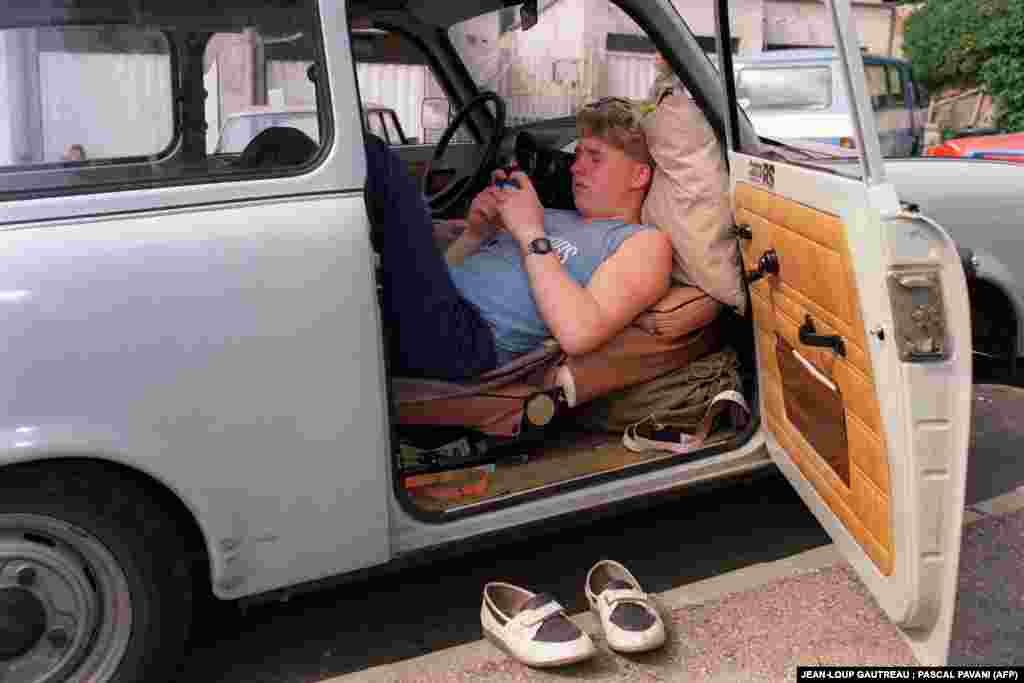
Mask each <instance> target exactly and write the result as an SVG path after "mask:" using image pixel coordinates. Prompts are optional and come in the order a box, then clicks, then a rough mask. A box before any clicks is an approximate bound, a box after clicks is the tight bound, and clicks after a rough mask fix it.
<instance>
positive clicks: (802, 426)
mask: <svg viewBox="0 0 1024 683" xmlns="http://www.w3.org/2000/svg"><path fill="white" fill-rule="evenodd" d="M775 353H776V357H777V359H778V363H779V373H780V374H781V375H782V395H783V399H784V405H785V408H786V417H787V418H788V419H789V421H790V422H791V423H792V424H793V426H794V427H796V429H797V430H798V431H799V432H800V433H801V434H802V435H803V437H804V438H805V439H806V440H807V442H808V443H809V444H810V445H811V447H812V448H814V450H815V451H817V453H818V455H819V456H821V458H822V459H823V460H824V461H825V462H827V463H828V465H829V466H830V467H831V468H832V470H833V471H834V472H835V473H836V475H838V476H839V478H840V479H842V480H843V483H845V484H846V485H847V486H849V485H850V449H849V447H848V445H847V440H846V411H845V408H844V406H843V397H842V395H841V394H840V393H839V387H837V386H836V385H835V384H834V383H833V382H831V381H830V380H829V379H828V378H827V377H825V375H823V374H822V373H821V372H820V371H818V370H817V369H816V368H815V367H814V366H813V365H812V364H811V363H810V361H808V360H807V359H805V358H804V357H803V356H801V355H800V353H799V352H798V351H797V350H796V349H794V348H793V347H792V346H790V345H789V343H788V342H787V341H786V340H785V339H783V338H782V337H781V336H780V337H777V342H776V346H775Z"/></svg>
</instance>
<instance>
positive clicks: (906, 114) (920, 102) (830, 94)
mask: <svg viewBox="0 0 1024 683" xmlns="http://www.w3.org/2000/svg"><path fill="white" fill-rule="evenodd" d="M862 58H863V60H864V75H865V77H866V79H867V89H868V98H869V101H870V103H871V110H872V112H874V119H875V127H876V129H877V130H878V138H879V142H880V144H881V146H882V155H883V156H885V157H907V156H916V155H917V154H919V153H920V152H921V143H922V140H923V138H924V124H925V116H926V114H927V110H928V98H927V96H926V94H925V91H924V89H923V87H922V86H921V85H920V84H919V83H918V82H917V81H915V80H914V79H913V76H912V74H911V71H910V63H909V62H907V61H906V60H903V59H894V58H891V57H883V56H881V55H872V54H864V55H862ZM735 69H736V92H737V97H738V98H739V101H740V104H741V105H742V106H743V108H744V109H745V110H746V112H747V115H748V116H749V117H750V120H751V122H752V123H753V124H754V129H755V130H756V131H757V134H758V135H761V136H763V137H766V138H772V139H776V140H783V141H792V140H810V141H813V142H824V143H828V144H833V145H839V146H841V147H847V148H850V147H853V146H854V144H855V137H856V136H855V135H854V133H853V124H852V119H851V118H850V101H849V99H848V96H847V93H846V89H845V87H844V85H843V78H844V75H843V67H842V63H841V62H840V59H839V53H838V52H837V51H836V50H830V49H800V50H772V51H770V52H762V53H759V54H756V55H744V56H742V57H738V58H737V59H736V62H735Z"/></svg>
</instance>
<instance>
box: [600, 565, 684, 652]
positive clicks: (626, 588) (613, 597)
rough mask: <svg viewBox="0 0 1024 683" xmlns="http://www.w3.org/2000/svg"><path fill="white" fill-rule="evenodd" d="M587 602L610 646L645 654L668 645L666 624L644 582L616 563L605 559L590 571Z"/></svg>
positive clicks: (619, 650) (614, 648)
mask: <svg viewBox="0 0 1024 683" xmlns="http://www.w3.org/2000/svg"><path fill="white" fill-rule="evenodd" d="M585 589H586V594H587V601H588V602H590V609H591V610H593V612H594V615H595V616H596V617H597V620H598V621H599V622H601V628H602V629H604V637H605V641H606V642H607V643H608V647H610V648H611V649H613V650H615V651H617V652H645V651H647V650H653V649H654V648H656V647H661V645H662V644H664V642H665V623H664V622H663V621H662V620H661V615H659V614H658V609H657V608H656V607H655V605H654V601H653V600H651V598H650V596H648V595H647V593H644V592H643V589H641V588H640V582H639V581H637V580H636V578H635V577H634V576H633V575H632V574H630V573H629V570H628V569H626V568H625V567H623V566H622V565H621V564H619V563H618V562H615V561H613V560H601V561H600V562H598V563H597V564H595V565H594V566H593V567H592V568H591V569H590V571H589V572H587V582H586V585H585Z"/></svg>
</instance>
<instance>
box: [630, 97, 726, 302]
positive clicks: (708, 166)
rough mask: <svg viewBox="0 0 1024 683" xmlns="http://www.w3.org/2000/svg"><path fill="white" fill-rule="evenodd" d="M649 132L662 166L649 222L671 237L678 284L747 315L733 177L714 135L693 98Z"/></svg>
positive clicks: (655, 117)
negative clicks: (734, 217)
mask: <svg viewBox="0 0 1024 683" xmlns="http://www.w3.org/2000/svg"><path fill="white" fill-rule="evenodd" d="M643 129H644V134H645V135H646V136H647V145H648V147H649V148H650V150H651V154H652V156H653V157H654V160H655V162H657V168H656V169H655V171H654V179H653V181H652V182H651V189H650V192H649V193H648V195H647V199H646V200H645V201H644V206H643V222H644V223H647V224H650V225H656V226H658V227H659V228H660V229H662V230H664V231H665V232H667V233H668V234H669V235H670V237H671V238H672V246H673V248H674V251H675V264H674V267H673V271H672V277H673V280H675V281H676V282H679V283H681V284H686V285H694V286H696V287H699V288H701V289H703V290H704V291H705V292H707V293H708V294H710V295H711V296H712V297H713V298H715V299H717V300H718V301H721V302H722V303H724V304H727V305H729V306H734V307H735V308H736V309H737V311H738V312H739V313H743V311H744V310H745V309H746V295H745V293H744V290H743V286H742V283H741V280H740V267H739V260H738V259H739V256H738V248H737V245H736V238H735V237H734V235H733V232H732V225H733V220H732V210H731V208H730V204H729V174H728V171H727V170H726V166H725V160H724V158H723V156H722V149H721V146H720V145H719V143H718V138H717V137H716V136H715V132H714V130H713V129H712V128H711V126H710V125H709V124H708V122H707V119H706V118H705V117H704V114H703V112H701V110H700V109H699V108H698V107H697V105H696V104H694V102H693V101H692V100H691V99H690V98H689V97H687V96H686V95H683V94H675V93H671V94H669V95H666V96H665V97H664V98H663V99H662V100H661V102H660V103H659V104H658V107H657V108H656V109H655V110H654V111H653V112H652V113H651V114H650V115H648V116H646V117H645V118H644V121H643Z"/></svg>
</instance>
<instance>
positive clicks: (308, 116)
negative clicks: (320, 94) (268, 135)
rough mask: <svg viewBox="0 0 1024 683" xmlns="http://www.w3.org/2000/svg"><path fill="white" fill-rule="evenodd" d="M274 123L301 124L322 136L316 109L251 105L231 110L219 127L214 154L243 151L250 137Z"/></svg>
mask: <svg viewBox="0 0 1024 683" xmlns="http://www.w3.org/2000/svg"><path fill="white" fill-rule="evenodd" d="M271 126H289V127H291V128H298V129H299V130H301V131H302V132H303V133H305V134H306V135H308V136H309V137H310V138H312V139H313V141H314V142H318V141H319V140H320V129H319V124H318V121H317V116H316V110H315V109H310V108H308V107H302V108H297V107H250V108H248V109H246V110H244V111H239V112H235V113H233V114H229V115H228V116H227V118H226V119H225V121H224V125H223V126H221V129H220V137H219V138H218V140H217V146H216V148H215V149H214V153H215V154H241V153H242V150H243V149H245V146H246V145H247V144H249V141H250V140H252V139H253V138H254V137H256V136H257V135H259V134H260V133H261V132H262V131H264V130H266V129H267V128H270V127H271Z"/></svg>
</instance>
